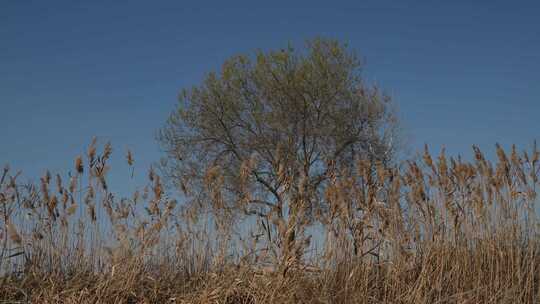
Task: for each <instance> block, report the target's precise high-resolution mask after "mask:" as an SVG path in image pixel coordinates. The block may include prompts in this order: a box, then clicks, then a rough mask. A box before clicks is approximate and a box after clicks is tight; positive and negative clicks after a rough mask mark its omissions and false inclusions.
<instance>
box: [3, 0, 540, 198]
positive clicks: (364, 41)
mask: <svg viewBox="0 0 540 304" xmlns="http://www.w3.org/2000/svg"><path fill="white" fill-rule="evenodd" d="M75 2H78V3H79V4H76V3H75ZM256 2H258V1H250V2H243V3H240V2H234V3H233V1H219V2H218V1H216V2H214V3H211V2H202V1H197V2H192V3H187V1H170V2H167V1H84V2H83V1H15V0H13V1H10V0H2V1H1V3H0V46H1V47H0V122H1V126H0V163H10V164H11V165H12V167H14V168H17V169H22V170H23V171H24V173H25V176H27V177H35V176H37V175H38V174H41V173H42V172H43V171H44V170H45V169H46V168H49V169H51V170H53V171H60V172H64V173H65V172H67V170H68V169H71V167H72V163H73V159H74V157H75V156H76V155H77V154H80V153H82V151H83V149H84V148H85V147H86V146H87V144H88V143H89V141H90V139H91V137H92V136H94V135H96V136H98V137H99V138H101V139H102V140H103V141H107V140H111V141H112V142H113V145H114V147H115V152H116V154H115V156H114V158H113V168H115V167H116V168H117V170H116V171H115V170H113V171H114V172H118V170H119V172H118V173H114V174H116V175H113V181H112V182H113V186H117V187H119V189H121V190H122V191H124V190H126V189H125V186H124V185H123V183H122V180H123V179H124V178H125V176H127V175H128V173H127V171H126V168H125V167H123V163H124V162H123V158H124V151H125V149H126V148H127V147H129V148H131V149H132V150H133V151H134V153H135V158H136V161H137V163H138V166H137V170H139V171H140V170H142V168H145V167H147V166H148V165H149V164H150V163H151V162H152V161H155V160H157V159H158V158H159V157H160V152H159V149H158V147H157V145H156V143H155V140H154V134H155V131H156V130H157V129H158V128H159V127H160V126H161V125H162V124H163V122H164V121H165V119H166V117H167V115H168V113H169V112H170V111H171V110H172V109H173V108H174V105H175V103H176V95H177V93H178V91H179V90H180V89H181V88H183V87H188V86H191V85H193V84H197V83H199V82H200V80H201V79H202V77H203V76H204V74H205V73H206V72H209V71H211V70H217V69H219V67H220V65H221V63H222V62H223V60H224V59H226V58H227V57H229V56H231V55H233V54H236V53H239V52H250V51H253V50H255V49H257V48H261V49H269V48H280V47H282V46H285V45H286V44H287V42H288V41H291V42H293V43H295V44H298V43H302V42H303V41H304V40H305V39H308V38H312V37H315V36H317V35H321V36H325V37H330V38H337V39H340V40H342V41H344V42H348V43H349V44H350V46H351V47H353V48H355V49H356V50H358V51H359V53H360V54H361V55H362V56H363V57H364V58H365V59H366V62H367V65H366V68H365V74H364V75H365V77H366V78H367V79H368V80H370V81H372V82H376V83H378V84H379V85H380V86H382V87H383V88H385V89H386V90H387V91H388V92H389V93H390V94H391V95H392V96H393V97H394V101H395V102H396V103H397V105H398V107H399V109H400V115H401V118H402V120H403V125H404V127H405V130H406V133H407V134H408V137H409V140H408V142H409V146H410V147H411V149H412V150H415V149H418V148H420V147H422V146H423V144H424V143H428V144H429V145H430V146H431V147H432V150H434V151H438V150H439V149H440V147H441V146H442V145H445V146H446V147H447V150H448V151H449V152H450V153H452V154H457V153H460V154H464V155H470V154H471V153H470V146H471V145H472V144H478V145H480V147H482V148H484V149H486V150H493V145H494V143H495V142H500V143H503V144H504V145H508V144H511V143H516V144H518V145H519V146H521V147H526V146H528V145H530V144H531V143H532V142H533V140H534V139H538V138H539V131H540V119H539V115H540V76H539V73H540V17H539V16H540V2H538V1H534V2H533V1H531V2H528V3H527V2H519V3H518V2H517V1H504V2H503V1H425V2H421V1H408V3H406V1H394V2H387V1H350V2H340V1H325V2H322V3H319V4H317V3H316V2H314V1H305V2H301V1H287V2H278V1H265V2H264V3H265V4H263V5H258V4H255V3H256ZM194 3H198V4H197V5H195V4H194ZM358 3H361V4H358ZM140 173H141V172H139V174H140Z"/></svg>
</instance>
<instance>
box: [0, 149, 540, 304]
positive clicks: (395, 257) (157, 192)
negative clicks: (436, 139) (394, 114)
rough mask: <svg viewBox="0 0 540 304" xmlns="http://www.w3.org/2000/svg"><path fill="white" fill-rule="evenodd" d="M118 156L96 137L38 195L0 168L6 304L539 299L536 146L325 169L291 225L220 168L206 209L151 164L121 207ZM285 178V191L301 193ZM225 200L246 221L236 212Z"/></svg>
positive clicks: (210, 181)
mask: <svg viewBox="0 0 540 304" xmlns="http://www.w3.org/2000/svg"><path fill="white" fill-rule="evenodd" d="M111 152H112V148H111V146H110V145H109V144H107V145H105V146H104V148H103V151H102V152H101V154H98V147H97V143H96V142H95V141H94V142H93V143H92V144H91V145H90V147H89V149H88V151H87V153H86V154H87V155H86V157H84V158H83V157H77V158H76V161H75V166H74V168H73V172H74V173H73V174H72V175H71V176H68V177H67V178H64V179H63V178H62V177H61V176H60V175H57V176H54V177H53V176H52V175H51V174H50V173H49V172H47V173H45V174H44V176H43V177H42V178H41V180H40V183H39V185H31V184H20V183H19V181H18V175H17V174H14V173H12V171H11V170H10V169H9V168H8V167H6V168H5V169H4V170H3V171H2V172H0V228H1V230H0V232H1V234H0V267H1V274H2V278H1V282H0V298H1V299H3V300H4V301H11V303H25V302H31V303H539V302H540V239H539V234H538V232H539V226H538V216H537V214H536V208H537V207H536V206H535V202H536V201H537V197H536V195H537V187H538V185H539V181H538V173H539V169H540V165H539V157H540V153H539V152H538V151H537V150H536V148H534V149H533V150H532V151H529V152H523V153H518V152H517V151H516V149H515V148H513V149H512V150H511V151H509V152H505V151H503V149H502V148H500V147H497V156H498V160H497V161H496V162H495V163H491V162H489V161H488V160H486V159H485V157H484V155H483V154H482V152H481V151H480V150H479V149H477V148H475V149H474V152H475V159H474V160H473V161H471V162H467V161H463V160H461V159H459V158H458V159H453V158H447V157H446V156H445V155H444V153H442V154H441V155H439V156H438V157H437V158H436V159H433V157H432V156H431V155H430V153H429V152H428V151H427V149H426V151H425V153H424V155H423V157H422V160H419V161H409V162H406V163H404V164H403V165H401V166H399V167H397V166H396V167H392V168H383V167H382V166H381V165H378V164H373V163H370V162H367V161H358V163H357V165H356V170H355V171H354V172H347V170H338V169H336V170H335V171H334V172H329V174H330V175H331V176H332V178H331V179H330V181H329V182H328V184H327V185H326V187H325V193H324V195H323V197H324V199H320V200H318V201H317V205H316V207H314V206H313V205H312V204H311V205H310V204H308V203H306V202H308V201H310V202H312V201H313V197H314V194H313V193H309V190H305V189H304V190H302V191H300V193H299V194H298V195H296V196H295V197H294V198H291V202H294V204H293V203H291V204H290V206H296V207H295V208H294V209H292V207H291V212H290V213H289V214H290V215H289V216H286V217H275V216H272V215H271V213H268V215H266V217H257V210H260V209H253V208H248V207H250V206H249V203H248V202H229V201H227V198H226V197H224V196H222V195H221V192H220V187H221V183H220V173H219V171H220V168H213V169H212V170H211V172H208V174H207V185H208V189H209V190H211V191H209V193H211V195H210V196H209V197H207V199H210V200H212V202H213V203H212V206H213V207H212V208H210V209H201V208H197V206H196V205H188V204H177V203H176V201H175V200H173V199H171V198H170V197H169V196H168V195H167V194H166V192H165V191H164V186H163V184H162V181H161V178H160V176H159V175H158V174H156V172H154V171H153V170H150V171H149V173H148V184H147V185H146V186H144V187H142V188H141V189H139V190H138V191H136V192H135V193H134V194H133V196H131V197H129V198H122V199H120V198H117V197H116V196H114V195H113V193H111V192H110V189H109V187H108V184H107V179H106V176H107V172H108V171H109V166H108V160H109V157H110V155H111ZM127 161H128V163H129V165H130V166H133V162H134V157H133V155H132V153H131V152H128V155H127ZM249 166H250V165H249V164H245V166H244V170H249ZM131 174H133V171H132V173H131ZM282 179H283V181H284V184H285V185H286V187H285V189H287V187H289V188H291V187H293V186H294V185H301V184H302V178H299V180H295V179H293V178H291V177H290V176H286V174H285V173H283V176H282ZM240 182H241V181H240ZM287 185H288V186H287ZM297 189H303V188H302V187H297ZM184 191H186V192H189V189H184ZM284 191H285V190H284ZM192 195H193V194H192ZM242 204H243V205H242ZM231 206H232V207H235V208H245V210H249V212H246V217H243V218H237V217H235V216H233V215H231V213H230V212H228V210H229V209H228V208H231ZM199 207H200V206H199ZM249 216H254V218H255V219H256V220H253V219H251V218H250V217H249ZM250 219H251V220H250Z"/></svg>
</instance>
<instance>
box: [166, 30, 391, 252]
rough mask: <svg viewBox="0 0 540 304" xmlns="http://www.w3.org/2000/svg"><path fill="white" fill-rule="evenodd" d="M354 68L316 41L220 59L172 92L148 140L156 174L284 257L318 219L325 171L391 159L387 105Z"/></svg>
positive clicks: (341, 50)
mask: <svg viewBox="0 0 540 304" xmlns="http://www.w3.org/2000/svg"><path fill="white" fill-rule="evenodd" d="M360 70H361V63H360V61H359V60H358V59H357V57H356V55H355V54H354V52H351V51H349V50H348V49H347V47H346V46H344V45H342V44H340V43H339V42H336V41H333V40H325V39H314V40H311V41H309V42H308V43H307V47H306V49H305V50H297V49H294V48H293V47H291V46H289V47H287V48H285V49H282V50H278V51H269V52H263V51H259V52H257V53H256V54H255V56H253V57H250V56H245V55H239V56H236V57H233V58H231V59H229V60H227V61H226V62H225V63H224V65H223V68H222V70H221V72H220V73H219V74H216V73H210V74H209V75H208V76H207V77H206V78H205V80H204V82H203V83H202V84H201V85H199V86H196V87H193V88H192V89H189V90H184V91H182V93H181V94H180V102H179V105H178V108H177V109H176V110H175V111H174V112H173V113H172V114H171V116H170V118H169V120H168V121H167V123H166V125H165V127H164V128H163V129H162V130H161V132H160V134H159V138H158V139H159V142H160V143H161V145H162V147H163V148H164V150H165V151H166V153H167V155H166V158H165V162H164V169H165V170H164V171H165V172H166V174H167V175H168V177H170V179H171V180H172V181H173V182H174V183H176V185H178V186H180V188H183V189H191V194H192V195H188V198H189V199H192V200H193V205H195V206H202V207H203V208H205V209H212V210H214V211H216V210H217V211H218V212H217V213H219V216H223V215H224V214H225V215H227V216H228V217H229V218H230V217H235V216H237V215H248V216H250V215H252V216H255V217H257V218H258V219H259V220H260V221H261V228H262V229H263V230H265V231H264V232H263V234H264V235H265V236H266V241H267V242H268V243H274V244H273V245H276V246H275V247H276V248H278V249H279V250H278V251H282V252H283V251H290V250H292V249H291V248H289V249H287V247H288V245H291V246H294V245H296V243H297V241H300V242H303V241H305V240H300V239H299V237H300V235H301V231H302V230H303V228H302V227H305V226H309V225H310V224H311V223H313V221H314V220H316V219H317V218H316V217H315V216H314V214H315V213H317V212H318V213H321V212H323V213H324V212H326V209H325V208H324V205H325V202H324V195H323V193H324V191H325V188H326V187H327V186H328V184H329V180H330V178H331V175H330V173H331V172H338V171H339V170H341V169H352V168H353V167H354V163H355V161H356V160H358V159H364V160H369V161H371V162H380V163H382V164H389V163H390V162H391V161H392V159H393V156H394V153H395V148H396V146H395V144H396V139H395V132H394V131H395V126H396V120H395V116H394V113H393V111H392V106H391V103H390V99H389V97H388V96H386V95H384V94H383V93H382V92H381V91H380V90H379V89H378V88H377V87H372V86H369V85H367V84H366V83H365V82H364V81H363V80H362V78H361V76H360ZM210 178H212V179H213V182H212V183H211V184H212V185H214V186H213V187H212V188H211V189H210V188H208V187H207V186H208V184H209V183H208V181H209V179H210ZM215 183H217V184H215ZM216 185H218V186H217V187H216ZM216 189H217V190H216ZM287 231H288V232H287ZM274 234H276V235H278V238H277V239H275V238H274V237H273V235H274ZM285 239H290V240H291V241H290V242H285V241H284V240H285ZM276 242H277V243H276ZM289 247H290V246H289ZM278 255H280V254H279V253H278ZM284 258H286V257H284Z"/></svg>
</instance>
